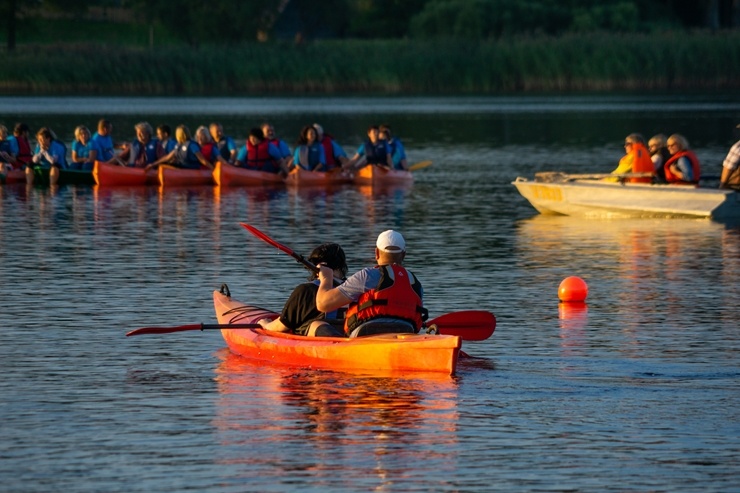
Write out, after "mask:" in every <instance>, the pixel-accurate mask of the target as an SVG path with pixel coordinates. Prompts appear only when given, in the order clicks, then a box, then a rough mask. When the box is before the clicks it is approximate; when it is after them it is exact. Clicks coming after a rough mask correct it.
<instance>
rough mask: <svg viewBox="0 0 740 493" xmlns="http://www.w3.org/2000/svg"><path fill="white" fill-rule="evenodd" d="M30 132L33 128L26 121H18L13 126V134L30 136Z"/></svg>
mask: <svg viewBox="0 0 740 493" xmlns="http://www.w3.org/2000/svg"><path fill="white" fill-rule="evenodd" d="M29 133H31V129H30V128H29V127H28V125H26V124H25V123H16V124H15V127H13V135H15V136H16V137H28V134H29Z"/></svg>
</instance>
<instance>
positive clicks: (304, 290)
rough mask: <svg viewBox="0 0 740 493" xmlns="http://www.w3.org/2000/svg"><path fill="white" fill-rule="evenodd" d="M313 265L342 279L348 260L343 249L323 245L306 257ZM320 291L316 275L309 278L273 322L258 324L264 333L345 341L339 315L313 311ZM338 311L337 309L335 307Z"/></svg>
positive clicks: (294, 291)
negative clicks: (336, 338)
mask: <svg viewBox="0 0 740 493" xmlns="http://www.w3.org/2000/svg"><path fill="white" fill-rule="evenodd" d="M308 261H309V262H311V263H312V264H314V265H321V266H325V268H326V270H327V271H329V272H330V274H329V276H331V277H335V278H337V279H344V278H345V277H346V276H347V260H346V257H345V255H344V250H342V247H341V246H339V245H337V244H336V243H324V244H323V245H319V246H318V247H316V248H314V249H313V251H312V252H311V254H310V255H309V256H308ZM318 289H319V281H318V276H317V274H314V273H313V272H312V273H311V275H310V276H309V282H306V283H303V284H299V285H298V286H296V288H295V289H294V290H293V292H292V293H291V295H290V297H289V298H288V301H287V302H286V303H285V306H284V307H283V311H282V312H281V313H280V317H278V318H276V319H275V320H272V321H270V320H268V319H263V320H260V321H259V324H260V325H262V327H264V328H265V329H267V330H273V331H276V332H291V333H293V334H299V335H305V336H321V337H344V330H342V326H343V325H342V324H343V323H344V321H343V319H342V318H341V314H339V313H338V311H337V310H336V309H334V310H329V311H327V312H321V311H319V310H318V308H316V292H317V291H318ZM338 308H339V307H338Z"/></svg>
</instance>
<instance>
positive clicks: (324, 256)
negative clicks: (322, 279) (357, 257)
mask: <svg viewBox="0 0 740 493" xmlns="http://www.w3.org/2000/svg"><path fill="white" fill-rule="evenodd" d="M308 261H309V262H311V263H312V264H313V265H319V264H326V265H327V266H328V267H330V268H331V269H332V270H334V274H335V275H336V276H337V277H339V278H341V279H344V278H345V277H347V270H348V269H347V257H346V256H345V255H344V250H342V247H340V246H339V245H337V244H336V243H324V244H323V245H319V246H317V247H316V248H314V249H313V251H312V252H311V254H310V255H309V256H308ZM316 276H317V274H313V273H312V275H310V276H309V279H315V278H316Z"/></svg>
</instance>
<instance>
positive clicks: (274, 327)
mask: <svg viewBox="0 0 740 493" xmlns="http://www.w3.org/2000/svg"><path fill="white" fill-rule="evenodd" d="M257 323H258V324H260V325H261V326H262V328H263V329H265V330H271V331H273V332H290V329H289V328H288V327H286V326H285V325H284V324H283V323H282V322H281V321H280V318H279V317H278V318H276V319H275V320H272V321H271V320H270V319H269V318H263V319H262V320H260V321H258V322H257Z"/></svg>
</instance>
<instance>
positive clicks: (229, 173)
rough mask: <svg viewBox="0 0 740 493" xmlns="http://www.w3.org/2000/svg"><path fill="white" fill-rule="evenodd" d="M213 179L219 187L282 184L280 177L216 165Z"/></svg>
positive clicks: (263, 172) (262, 172)
mask: <svg viewBox="0 0 740 493" xmlns="http://www.w3.org/2000/svg"><path fill="white" fill-rule="evenodd" d="M213 179H214V180H215V182H216V185H219V186H221V187H244V186H254V185H273V184H274V185H277V184H282V183H283V177H282V175H280V174H278V173H267V172H266V171H258V170H255V169H246V168H241V167H238V166H232V165H230V164H227V165H222V164H221V162H217V163H216V169H214V170H213Z"/></svg>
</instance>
